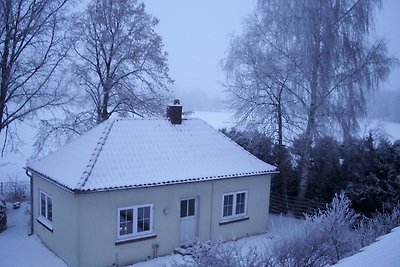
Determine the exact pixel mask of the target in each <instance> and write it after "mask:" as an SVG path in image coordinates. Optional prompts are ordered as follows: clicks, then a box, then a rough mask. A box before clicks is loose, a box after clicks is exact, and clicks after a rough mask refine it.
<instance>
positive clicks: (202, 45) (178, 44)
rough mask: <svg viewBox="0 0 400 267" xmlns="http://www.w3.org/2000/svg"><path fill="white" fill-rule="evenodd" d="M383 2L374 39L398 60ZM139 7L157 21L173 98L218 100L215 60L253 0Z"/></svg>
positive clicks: (395, 26)
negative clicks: (202, 94)
mask: <svg viewBox="0 0 400 267" xmlns="http://www.w3.org/2000/svg"><path fill="white" fill-rule="evenodd" d="M383 2H384V5H383V9H382V10H381V11H379V12H378V13H377V16H376V31H377V35H378V36H380V37H384V39H385V40H386V41H387V42H388V47H389V53H390V54H391V55H395V56H396V57H397V58H400V30H399V28H400V1H399V0H386V1H385V0H384V1H383ZM145 4H146V7H147V11H148V12H149V13H150V14H152V15H154V16H155V17H157V18H158V19H159V20H160V23H159V25H158V27H157V31H158V32H159V34H160V35H161V36H162V37H163V43H164V45H165V50H166V51H167V52H168V54H169V57H168V59H169V66H170V75H171V78H172V79H174V80H175V84H174V86H173V87H174V89H175V91H176V92H177V94H178V96H179V92H180V91H182V90H204V91H206V92H207V94H208V95H209V96H212V97H213V96H215V95H218V96H222V94H223V93H222V91H223V89H222V86H221V85H220V82H221V81H222V82H223V81H224V74H223V73H222V72H221V70H220V67H219V62H220V60H221V59H223V58H224V56H225V52H226V50H227V48H228V44H229V40H230V36H231V35H232V33H239V32H240V31H241V29H242V21H243V18H244V17H246V16H247V15H249V14H251V13H252V12H253V10H254V7H255V4H256V0H234V1H232V0H191V1H187V0H167V1H166V0H147V1H145ZM385 88H387V89H400V68H396V69H395V70H394V71H393V72H392V74H391V76H390V79H389V82H387V83H386V84H385Z"/></svg>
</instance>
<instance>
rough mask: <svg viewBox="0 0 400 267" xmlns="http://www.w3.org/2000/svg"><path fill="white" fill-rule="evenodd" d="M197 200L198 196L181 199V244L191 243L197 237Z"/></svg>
mask: <svg viewBox="0 0 400 267" xmlns="http://www.w3.org/2000/svg"><path fill="white" fill-rule="evenodd" d="M197 211H198V209H197V201H196V198H187V199H182V200H181V218H180V221H181V222H180V223H181V227H180V244H181V246H184V245H190V244H192V243H194V242H196V237H197Z"/></svg>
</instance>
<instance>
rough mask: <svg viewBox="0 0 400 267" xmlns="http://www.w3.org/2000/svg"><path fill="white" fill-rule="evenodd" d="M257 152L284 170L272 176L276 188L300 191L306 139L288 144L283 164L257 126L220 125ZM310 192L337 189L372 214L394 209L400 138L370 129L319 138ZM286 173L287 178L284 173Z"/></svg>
mask: <svg viewBox="0 0 400 267" xmlns="http://www.w3.org/2000/svg"><path fill="white" fill-rule="evenodd" d="M222 132H223V133H224V134H225V135H227V136H228V137H230V138H231V139H233V140H234V141H235V142H237V143H238V144H239V145H240V146H242V147H243V148H244V149H246V150H247V151H249V152H250V153H252V154H253V155H255V156H256V157H257V158H259V159H261V160H263V161H265V162H268V163H270V164H275V165H277V166H279V168H278V169H279V171H280V173H279V174H277V175H275V176H274V177H273V179H272V191H273V192H277V193H284V192H283V188H284V186H283V184H282V183H283V182H284V181H286V182H287V185H286V187H287V194H288V195H289V196H297V193H298V190H299V179H298V176H299V175H300V171H301V170H300V166H301V160H302V158H301V153H302V150H303V149H304V145H305V144H304V142H305V141H304V139H302V138H298V139H296V140H294V142H293V146H290V147H289V146H285V147H284V153H283V156H282V157H283V160H282V161H281V162H282V163H283V164H281V165H278V159H277V153H278V146H277V145H276V144H274V142H273V140H272V139H271V138H269V137H268V136H267V135H266V134H262V133H261V132H259V131H252V132H247V131H240V130H237V129H231V130H226V129H224V130H222ZM310 165H311V168H310V174H309V175H310V176H309V181H310V182H309V186H308V188H307V191H306V194H305V196H306V197H307V198H310V199H313V200H317V201H323V202H326V203H327V202H329V201H331V199H332V198H333V197H334V195H335V193H337V192H345V193H346V195H347V196H348V197H349V198H350V200H351V203H352V207H353V208H354V209H355V210H356V211H357V212H360V213H363V214H366V215H369V214H372V213H374V212H376V211H382V212H383V211H385V212H386V211H391V210H392V209H393V207H395V206H396V205H397V204H398V203H400V140H397V141H395V142H393V143H392V142H390V141H388V140H385V139H380V140H378V139H377V138H375V137H374V136H373V135H372V134H370V135H369V136H367V137H364V138H352V139H350V140H349V139H348V140H346V141H345V142H340V141H337V140H336V139H335V138H333V137H323V138H319V139H316V140H315V145H313V146H312V149H311V160H310ZM283 176H285V179H283V178H282V177H283Z"/></svg>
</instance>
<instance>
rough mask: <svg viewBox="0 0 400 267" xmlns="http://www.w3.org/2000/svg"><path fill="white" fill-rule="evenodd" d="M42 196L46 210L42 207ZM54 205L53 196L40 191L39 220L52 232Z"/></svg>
mask: <svg viewBox="0 0 400 267" xmlns="http://www.w3.org/2000/svg"><path fill="white" fill-rule="evenodd" d="M42 196H43V197H44V210H43V207H42ZM53 203H54V201H53V196H52V195H50V194H49V193H47V192H45V191H43V190H41V189H39V205H38V206H39V209H38V211H39V217H38V218H37V220H38V221H39V223H41V224H43V225H44V226H45V227H46V228H48V229H49V230H50V231H52V230H53V214H54V209H53Z"/></svg>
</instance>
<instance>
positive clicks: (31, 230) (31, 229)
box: [25, 168, 33, 235]
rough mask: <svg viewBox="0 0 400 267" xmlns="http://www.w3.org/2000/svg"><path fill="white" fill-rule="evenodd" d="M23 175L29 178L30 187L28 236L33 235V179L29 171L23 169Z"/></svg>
mask: <svg viewBox="0 0 400 267" xmlns="http://www.w3.org/2000/svg"><path fill="white" fill-rule="evenodd" d="M25 174H26V175H27V176H28V177H29V181H30V187H31V190H30V191H31V221H30V232H29V233H28V235H32V234H33V177H32V173H29V170H28V169H26V168H25Z"/></svg>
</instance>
